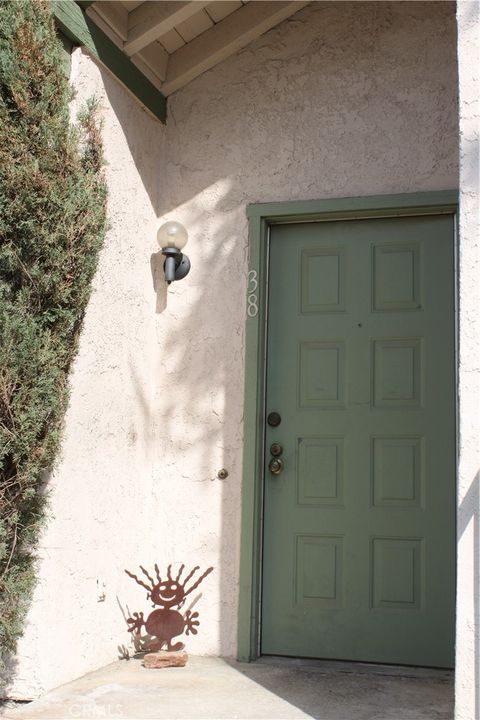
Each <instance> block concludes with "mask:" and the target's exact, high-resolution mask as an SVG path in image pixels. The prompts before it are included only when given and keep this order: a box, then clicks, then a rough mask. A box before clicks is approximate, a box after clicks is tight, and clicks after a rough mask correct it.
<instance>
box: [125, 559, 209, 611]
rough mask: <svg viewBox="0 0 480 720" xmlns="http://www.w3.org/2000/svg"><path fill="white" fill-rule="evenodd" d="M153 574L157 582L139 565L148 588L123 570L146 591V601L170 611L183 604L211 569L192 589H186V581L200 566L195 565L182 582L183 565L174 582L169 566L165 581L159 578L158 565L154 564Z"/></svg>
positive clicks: (134, 576)
mask: <svg viewBox="0 0 480 720" xmlns="http://www.w3.org/2000/svg"><path fill="white" fill-rule="evenodd" d="M154 567H155V574H156V576H157V582H155V580H154V579H153V578H152V577H151V576H150V575H149V574H148V572H147V571H146V570H145V568H143V567H142V566H141V565H140V570H141V571H142V572H143V574H144V575H145V577H147V578H148V580H149V581H150V586H148V585H147V584H146V583H144V582H143V581H142V580H139V578H138V577H137V576H136V575H134V574H133V573H131V572H129V571H128V570H125V572H126V573H127V575H128V576H129V577H131V578H133V579H134V580H135V582H137V583H138V584H139V585H141V586H142V587H144V588H145V590H147V591H148V594H147V600H148V599H151V601H152V603H153V606H154V607H155V605H158V606H159V607H162V608H165V609H170V608H174V607H177V608H180V607H181V606H182V605H183V603H184V602H185V598H186V597H187V595H189V594H190V593H191V592H192V591H193V590H195V588H197V587H198V586H199V585H200V583H201V582H202V580H204V579H205V578H206V577H207V575H209V574H210V573H211V572H212V570H213V567H209V568H208V569H207V570H206V571H205V572H204V573H203V575H201V576H200V577H199V578H198V580H197V581H196V582H195V583H194V584H193V585H192V587H190V588H188V590H187V589H186V585H187V583H188V581H189V580H190V579H191V578H192V577H193V575H194V574H195V573H196V572H197V570H200V566H199V565H197V566H196V567H194V568H193V570H192V571H191V572H190V573H189V574H188V575H187V577H186V578H185V580H184V581H183V582H182V581H181V577H182V573H183V571H184V569H185V565H181V566H180V570H179V571H178V574H177V577H176V578H175V580H174V579H173V578H172V574H171V571H172V566H171V565H169V566H168V568H167V577H166V579H164V580H162V578H161V576H160V571H159V569H158V565H157V564H155V566H154Z"/></svg>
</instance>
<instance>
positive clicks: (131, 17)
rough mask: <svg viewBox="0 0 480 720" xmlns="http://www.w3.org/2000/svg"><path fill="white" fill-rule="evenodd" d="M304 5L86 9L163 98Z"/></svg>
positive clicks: (256, 2) (101, 2)
mask: <svg viewBox="0 0 480 720" xmlns="http://www.w3.org/2000/svg"><path fill="white" fill-rule="evenodd" d="M83 5H84V7H85V5H87V3H84V4H83ZM305 5H308V2H303V1H302V0H294V1H293V2H273V1H268V0H215V1H214V2H211V1H210V2H204V1H203V0H194V1H193V2H180V1H178V0H175V1H173V2H172V1H169V0H148V1H145V0H97V1H96V2H93V3H89V4H88V7H87V8H86V13H87V15H88V17H89V18H90V20H91V21H92V22H94V23H95V25H97V26H98V28H99V29H100V30H102V31H103V32H104V33H105V34H106V35H107V36H108V37H109V38H110V40H111V41H112V42H113V43H115V45H116V46H117V47H118V48H119V49H120V50H121V51H122V53H124V54H125V55H126V56H127V57H128V58H129V59H130V60H131V61H132V63H134V65H135V66H136V67H137V68H138V70H139V71H140V72H141V73H142V74H143V75H144V76H145V77H146V78H147V79H148V80H149V81H150V82H151V83H152V84H153V85H154V86H155V87H156V88H157V89H158V90H159V91H160V92H161V93H162V95H163V96H168V95H171V94H172V93H173V92H175V91H176V90H179V89H180V88H181V87H184V86H185V85H187V83H189V82H191V81H192V80H193V79H194V78H196V77H198V76H199V75H201V74H202V73H204V72H205V71H206V70H209V69H210V68H212V67H213V66H214V65H216V64H218V63H219V62H221V61H222V60H225V59H226V58H227V57H229V56H230V55H233V54H234V53H235V52H237V51H238V50H240V49H242V48H243V47H245V46H247V45H248V44H249V43H251V42H252V41H253V40H255V39H256V38H257V37H259V36H260V35H262V34H263V33H264V32H267V30H270V29H271V28H273V27H275V26H276V25H278V24H279V23H280V22H282V21H283V20H285V19H287V18H288V17H290V16H291V15H293V14H294V13H295V12H297V11H298V10H300V9H301V8H302V7H304V6H305Z"/></svg>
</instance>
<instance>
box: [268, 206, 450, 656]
mask: <svg viewBox="0 0 480 720" xmlns="http://www.w3.org/2000/svg"><path fill="white" fill-rule="evenodd" d="M269 278H270V279H269V319H268V355H267V414H268V413H270V412H272V411H277V412H279V413H280V415H281V418H282V422H281V424H280V425H279V426H278V427H270V426H269V425H268V424H267V426H266V458H265V461H266V472H265V476H266V479H265V513H264V558H263V595H262V603H263V605H262V607H263V609H262V652H263V653H265V654H280V655H293V656H303V657H319V658H337V659H350V660H361V661H372V662H384V663H389V662H392V663H401V664H418V665H430V666H439V667H449V666H451V665H452V664H453V632H454V628H453V623H454V550H455V538H454V517H455V515H454V498H455V453H454V447H455V446H454V442H455V427H454V344H453V339H454V325H453V323H454V317H453V309H454V301H453V220H452V218H451V217H450V216H429V217H415V218H414V217H412V218H410V217H401V218H391V219H371V220H370V219H369V220H355V221H338V222H322V223H304V224H298V225H293V224H292V225H281V226H274V227H273V228H272V230H271V243H270V274H269ZM273 442H278V443H280V444H281V445H282V446H283V448H284V451H283V456H282V460H283V461H284V469H283V472H281V474H279V475H273V474H272V473H271V472H269V470H268V464H269V462H270V459H271V455H270V452H269V448H270V445H271V444H272V443H273Z"/></svg>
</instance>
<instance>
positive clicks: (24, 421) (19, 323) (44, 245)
mask: <svg viewBox="0 0 480 720" xmlns="http://www.w3.org/2000/svg"><path fill="white" fill-rule="evenodd" d="M62 53H64V51H63V49H62V44H61V41H60V40H59V38H58V37H57V36H56V32H55V27H54V23H53V19H52V13H51V7H50V4H49V3H48V2H47V0H16V1H15V2H1V3H0V659H1V660H2V661H3V663H5V661H6V660H7V658H8V657H9V655H10V654H11V653H13V652H14V650H15V644H16V640H17V639H18V637H19V636H20V635H21V633H22V627H23V623H24V620H25V616H26V611H27V609H28V605H29V600H30V597H31V592H32V589H33V586H34V582H35V546H36V544H37V542H38V539H39V534H40V530H41V528H42V523H43V522H44V520H45V517H46V493H45V482H46V478H47V476H48V473H49V471H50V470H51V469H52V467H53V464H54V460H55V457H56V455H57V452H58V450H59V443H60V437H61V429H62V419H63V417H64V414H65V410H66V407H67V400H68V384H67V380H68V372H69V369H70V366H71V363H72V360H73V358H74V356H75V352H76V349H77V345H78V339H79V334H80V330H81V325H82V318H83V316H84V312H85V308H86V305H87V302H88V298H89V294H90V288H91V282H92V278H93V275H94V272H95V268H96V265H97V259H98V253H99V250H100V247H101V245H102V242H103V238H104V235H105V231H106V184H105V179H104V175H103V170H102V166H103V158H102V144H101V136H100V126H99V124H98V121H97V119H96V108H95V103H94V102H90V104H89V105H88V107H87V108H86V109H85V111H84V112H83V113H82V114H81V116H80V117H79V121H78V123H77V124H76V125H73V124H72V123H71V122H70V119H69V102H70V100H71V89H70V87H69V84H68V79H67V78H66V76H65V69H64V56H63V54H62ZM0 665H1V664H0Z"/></svg>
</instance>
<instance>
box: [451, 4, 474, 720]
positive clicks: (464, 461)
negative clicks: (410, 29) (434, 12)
mask: <svg viewBox="0 0 480 720" xmlns="http://www.w3.org/2000/svg"><path fill="white" fill-rule="evenodd" d="M457 22H458V70H459V87H460V98H459V101H460V103H459V104H460V107H459V117H460V221H459V236H460V251H459V291H460V302H459V311H460V323H459V331H460V338H459V410H460V413H459V477H458V508H459V509H458V526H457V527H458V562H457V566H458V585H457V588H458V592H457V658H456V665H457V672H456V687H455V700H456V702H455V713H456V718H457V720H471V718H478V717H480V637H479V634H480V627H479V625H480V509H479V503H480V492H479V483H480V362H479V357H480V177H479V176H480V5H479V3H478V2H459V3H458V10H457Z"/></svg>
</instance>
